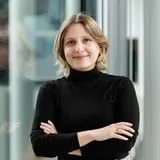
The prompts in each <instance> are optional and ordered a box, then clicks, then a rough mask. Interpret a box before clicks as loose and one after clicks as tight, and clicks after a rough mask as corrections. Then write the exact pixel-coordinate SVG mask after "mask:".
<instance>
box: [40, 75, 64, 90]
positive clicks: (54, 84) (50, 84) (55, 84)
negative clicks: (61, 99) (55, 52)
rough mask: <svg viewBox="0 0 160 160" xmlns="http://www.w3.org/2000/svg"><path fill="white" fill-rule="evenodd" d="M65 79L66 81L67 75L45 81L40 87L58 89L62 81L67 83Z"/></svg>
mask: <svg viewBox="0 0 160 160" xmlns="http://www.w3.org/2000/svg"><path fill="white" fill-rule="evenodd" d="M65 81H66V78H65V77H62V78H57V79H54V80H49V81H45V82H44V83H42V84H41V86H40V89H43V90H46V91H53V90H57V88H58V86H59V84H60V83H65Z"/></svg>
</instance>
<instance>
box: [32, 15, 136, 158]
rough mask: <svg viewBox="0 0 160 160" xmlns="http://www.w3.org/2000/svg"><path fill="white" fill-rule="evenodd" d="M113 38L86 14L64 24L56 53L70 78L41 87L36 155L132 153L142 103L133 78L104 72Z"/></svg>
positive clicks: (34, 131) (119, 155)
mask: <svg viewBox="0 0 160 160" xmlns="http://www.w3.org/2000/svg"><path fill="white" fill-rule="evenodd" d="M107 50H108V40H107V38H106V37H105V36H104V34H103V32H102V31H101V30H100V29H99V27H98V25H97V23H96V22H95V21H94V20H93V19H92V18H91V17H90V16H88V15H86V14H82V13H80V14H75V15H73V16H72V17H70V18H69V19H66V20H65V21H64V22H63V24H62V25H61V27H60V29H59V31H58V34H57V37H56V40H55V44H54V52H55V55H56V58H57V60H58V63H59V65H60V72H63V73H64V75H65V76H64V77H62V78H60V79H57V80H53V81H49V82H46V83H45V84H43V85H42V86H41V88H40V90H39V93H38V98H37V103H36V111H35V116H34V120H33V126H32V131H31V135H30V137H31V143H32V147H33V150H34V153H35V154H36V156H42V157H55V156H58V159H59V160H62V159H63V160H77V159H80V160H102V159H103V160H115V159H122V158H125V157H127V156H128V152H129V151H130V150H131V148H132V147H133V146H134V143H135V141H136V138H137V135H138V128H139V107H138V102H137V97H136V93H135V90H134V87H133V84H132V82H131V81H130V80H129V78H127V77H122V76H115V75H109V74H106V73H103V72H104V71H105V70H106V68H107V66H106V57H107Z"/></svg>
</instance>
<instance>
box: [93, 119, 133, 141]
mask: <svg viewBox="0 0 160 160" xmlns="http://www.w3.org/2000/svg"><path fill="white" fill-rule="evenodd" d="M134 132H135V131H134V129H133V128H132V124H131V123H128V122H119V123H114V124H111V125H109V126H106V127H103V128H100V129H94V130H91V136H92V138H93V139H94V140H96V141H104V140H107V139H112V138H117V139H121V140H125V141H127V140H128V138H127V137H132V136H133V133H134ZM125 136H127V137H125Z"/></svg>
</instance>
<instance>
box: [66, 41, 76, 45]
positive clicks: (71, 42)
mask: <svg viewBox="0 0 160 160" xmlns="http://www.w3.org/2000/svg"><path fill="white" fill-rule="evenodd" d="M74 43H75V42H74V41H68V42H67V44H74Z"/></svg>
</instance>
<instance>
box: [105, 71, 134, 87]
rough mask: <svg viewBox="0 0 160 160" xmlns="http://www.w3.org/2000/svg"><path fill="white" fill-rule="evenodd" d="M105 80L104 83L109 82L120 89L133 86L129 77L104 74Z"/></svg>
mask: <svg viewBox="0 0 160 160" xmlns="http://www.w3.org/2000/svg"><path fill="white" fill-rule="evenodd" d="M103 79H104V81H108V82H110V83H115V84H116V85H118V86H119V87H122V86H124V85H133V83H132V81H131V80H130V78H129V77H127V76H121V75H114V74H109V73H103Z"/></svg>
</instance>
